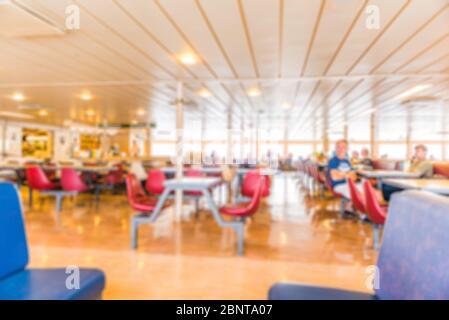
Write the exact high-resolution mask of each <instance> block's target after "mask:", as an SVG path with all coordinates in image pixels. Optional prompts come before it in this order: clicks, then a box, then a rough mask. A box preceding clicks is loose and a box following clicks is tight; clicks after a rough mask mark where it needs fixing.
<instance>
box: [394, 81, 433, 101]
mask: <svg viewBox="0 0 449 320" xmlns="http://www.w3.org/2000/svg"><path fill="white" fill-rule="evenodd" d="M431 86H432V85H431V84H420V85H417V86H415V87H413V88H411V89H409V90H407V91H404V92H403V93H401V94H400V95H398V96H397V97H396V99H398V100H400V99H403V98H405V97H409V96H411V95H413V94H415V93H418V92H420V91H423V90H426V89H428V88H430V87H431Z"/></svg>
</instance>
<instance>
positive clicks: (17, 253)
mask: <svg viewBox="0 0 449 320" xmlns="http://www.w3.org/2000/svg"><path fill="white" fill-rule="evenodd" d="M0 204H1V209H0V300H86V299H101V295H102V292H103V290H104V287H105V276H104V273H103V272H102V271H100V270H96V269H80V270H79V271H80V272H79V288H77V289H70V288H67V286H66V280H67V278H68V277H69V276H70V273H68V274H67V273H66V269H65V268H64V269H26V266H27V264H28V246H27V239H26V234H25V228H24V222H23V215H22V205H21V202H20V199H19V194H18V192H17V189H16V187H15V186H14V185H13V184H12V183H8V182H0ZM68 283H70V281H68ZM69 287H70V286H69Z"/></svg>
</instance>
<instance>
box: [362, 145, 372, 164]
mask: <svg viewBox="0 0 449 320" xmlns="http://www.w3.org/2000/svg"><path fill="white" fill-rule="evenodd" d="M360 155H361V159H360V164H362V165H363V166H364V167H369V168H372V167H373V160H372V159H371V157H370V154H369V150H368V149H367V148H363V149H362V150H361V151H360Z"/></svg>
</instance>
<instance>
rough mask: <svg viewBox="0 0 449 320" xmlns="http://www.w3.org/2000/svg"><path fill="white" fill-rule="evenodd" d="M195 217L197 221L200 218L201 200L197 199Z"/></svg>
mask: <svg viewBox="0 0 449 320" xmlns="http://www.w3.org/2000/svg"><path fill="white" fill-rule="evenodd" d="M195 217H196V219H199V217H200V198H199V197H196V198H195Z"/></svg>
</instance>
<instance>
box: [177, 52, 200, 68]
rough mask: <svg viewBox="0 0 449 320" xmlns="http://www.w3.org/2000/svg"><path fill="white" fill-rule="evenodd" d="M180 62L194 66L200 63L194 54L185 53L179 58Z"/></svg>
mask: <svg viewBox="0 0 449 320" xmlns="http://www.w3.org/2000/svg"><path fill="white" fill-rule="evenodd" d="M179 61H181V63H182V64H185V65H192V64H195V63H197V62H198V58H197V57H196V56H195V55H194V54H193V53H190V52H188V53H183V54H181V55H180V56H179Z"/></svg>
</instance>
